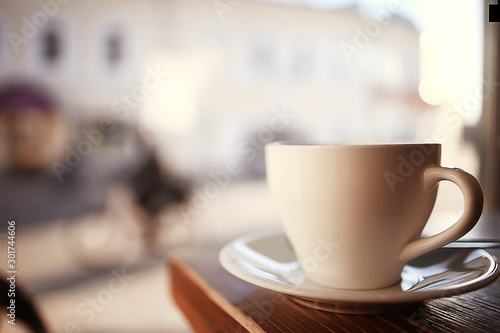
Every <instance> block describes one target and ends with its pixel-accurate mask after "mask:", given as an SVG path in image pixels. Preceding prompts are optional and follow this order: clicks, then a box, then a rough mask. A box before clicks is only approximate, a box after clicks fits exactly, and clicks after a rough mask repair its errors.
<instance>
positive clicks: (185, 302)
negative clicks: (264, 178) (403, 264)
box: [169, 244, 500, 333]
mask: <svg viewBox="0 0 500 333" xmlns="http://www.w3.org/2000/svg"><path fill="white" fill-rule="evenodd" d="M222 245H223V244H206V245H197V246H192V247H188V248H183V249H179V250H176V251H174V252H172V253H171V255H170V258H169V264H170V268H171V274H172V280H171V281H172V282H171V289H172V294H173V296H174V299H175V301H176V303H177V305H178V307H179V308H180V309H181V310H182V311H183V313H184V315H185V316H186V318H187V319H188V320H189V322H190V323H191V325H192V327H193V329H194V330H195V331H197V332H492V333H493V332H500V279H498V280H496V281H495V282H494V283H492V284H490V285H488V286H487V287H484V288H482V289H479V290H477V291H474V292H470V293H466V294H462V295H459V296H453V297H446V298H441V299H435V300H429V301H426V302H424V303H421V304H415V305H412V306H411V307H409V308H402V309H401V310H400V311H396V312H392V313H389V314H383V315H348V314H337V313H331V312H324V311H319V310H313V309H310V308H306V307H303V306H301V305H298V304H296V303H294V302H293V301H291V300H290V299H289V298H288V297H287V296H285V295H283V294H281V293H276V292H273V291H269V290H266V289H262V288H259V287H257V286H254V285H252V284H249V283H247V282H244V281H242V280H240V279H238V278H236V277H234V276H232V275H231V274H229V273H228V272H226V271H225V270H224V269H223V268H222V266H221V265H220V264H219V261H218V253H219V250H220V248H221V247H222ZM489 251H490V252H491V253H493V254H494V255H496V256H497V257H499V256H500V250H499V249H490V250H489Z"/></svg>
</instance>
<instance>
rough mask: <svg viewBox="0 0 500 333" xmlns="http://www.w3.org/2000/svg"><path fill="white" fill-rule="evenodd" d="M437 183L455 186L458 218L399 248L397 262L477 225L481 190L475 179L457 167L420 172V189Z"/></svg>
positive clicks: (431, 188)
mask: <svg viewBox="0 0 500 333" xmlns="http://www.w3.org/2000/svg"><path fill="white" fill-rule="evenodd" d="M441 180H449V181H451V182H453V183H455V184H456V185H457V186H458V187H459V188H460V190H461V191H462V193H463V195H464V202H465V207H464V213H463V214H462V217H461V218H460V219H459V220H458V221H457V222H456V223H455V224H453V225H452V226H451V227H449V228H448V229H446V230H445V231H443V232H441V233H439V234H437V235H434V236H430V237H426V238H420V239H417V240H414V241H412V242H410V243H408V244H406V245H405V246H404V247H403V250H402V251H401V254H400V256H399V259H400V260H401V261H405V262H406V261H408V260H411V259H414V258H416V257H418V256H421V255H422V254H424V253H427V252H430V251H432V250H435V249H438V248H440V247H442V246H443V245H446V244H448V243H451V242H453V241H455V240H457V239H459V238H460V237H462V236H463V235H465V234H466V233H468V232H469V231H470V230H471V229H472V228H473V227H474V226H475V225H476V223H477V221H478V220H479V217H480V216H481V212H482V210H483V202H484V198H483V191H482V189H481V185H480V184H479V182H478V181H477V179H476V178H475V177H474V176H472V175H471V174H470V173H468V172H465V171H464V170H462V169H458V168H445V167H441V166H433V167H428V168H427V169H426V170H425V171H424V179H423V181H424V187H425V189H426V190H427V191H431V190H433V189H434V188H435V187H436V186H437V184H438V182H440V181H441Z"/></svg>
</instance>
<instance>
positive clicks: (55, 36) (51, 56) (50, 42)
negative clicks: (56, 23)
mask: <svg viewBox="0 0 500 333" xmlns="http://www.w3.org/2000/svg"><path fill="white" fill-rule="evenodd" d="M60 57H61V37H60V35H59V33H58V31H57V30H56V28H49V29H47V31H45V33H44V35H43V59H44V61H45V62H46V63H47V64H48V65H53V64H54V63H56V62H57V61H58V60H59V58H60Z"/></svg>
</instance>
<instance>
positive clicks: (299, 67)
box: [291, 41, 314, 80]
mask: <svg viewBox="0 0 500 333" xmlns="http://www.w3.org/2000/svg"><path fill="white" fill-rule="evenodd" d="M291 65H292V66H291V70H292V75H293V77H294V78H296V79H298V80H307V79H311V78H312V76H313V74H314V47H313V45H311V43H307V42H304V41H302V42H300V43H298V44H296V45H295V49H294V50H293V55H292V64H291Z"/></svg>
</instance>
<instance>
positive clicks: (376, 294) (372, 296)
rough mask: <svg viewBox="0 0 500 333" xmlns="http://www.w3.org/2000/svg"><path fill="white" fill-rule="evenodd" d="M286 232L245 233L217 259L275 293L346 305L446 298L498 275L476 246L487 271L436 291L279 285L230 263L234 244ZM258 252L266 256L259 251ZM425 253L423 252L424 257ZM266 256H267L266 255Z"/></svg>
mask: <svg viewBox="0 0 500 333" xmlns="http://www.w3.org/2000/svg"><path fill="white" fill-rule="evenodd" d="M281 235H284V236H285V237H286V235H285V233H284V231H283V230H282V229H280V228H276V227H274V228H266V229H261V230H257V231H253V232H250V233H247V234H244V235H242V236H240V237H238V238H236V239H234V240H232V241H230V242H229V243H227V244H226V245H224V247H223V248H222V249H221V250H220V252H219V262H220V263H221V265H222V267H223V268H224V269H225V270H226V271H228V272H229V273H231V274H232V275H234V276H236V277H237V278H239V279H241V280H243V281H246V282H248V283H251V284H253V285H256V286H258V287H261V288H265V289H268V290H271V291H275V292H281V293H284V294H287V295H290V296H295V297H302V298H308V299H316V300H320V301H324V302H336V303H348V304H361V303H363V304H366V303H373V304H382V303H387V304H389V303H418V302H423V301H425V300H429V299H436V298H442V297H449V296H454V295H460V294H464V293H467V292H470V291H474V290H477V289H480V288H482V287H485V286H487V285H488V284H490V283H492V282H493V281H495V280H496V279H497V278H498V277H499V276H500V263H499V261H498V259H497V258H496V257H495V256H494V255H493V254H492V253H490V252H488V251H487V250H485V249H482V248H477V249H474V250H477V251H480V252H482V256H483V257H484V258H486V259H487V260H488V262H489V267H488V269H487V271H486V272H484V273H483V274H481V275H480V276H478V277H476V278H474V279H473V280H472V281H468V282H467V284H466V285H463V283H461V284H462V286H461V284H460V283H459V284H457V286H456V287H446V288H442V289H435V290H430V291H429V290H424V291H422V290H417V291H405V290H401V289H396V288H395V286H398V284H396V285H393V286H389V287H387V288H382V289H372V290H349V289H335V288H330V287H324V286H321V285H318V284H315V283H313V282H311V281H308V283H309V284H310V285H312V286H313V287H314V288H311V287H310V286H309V287H306V288H304V287H301V286H294V285H290V284H280V283H277V282H274V281H271V280H268V279H265V278H261V277H257V276H255V275H251V274H249V273H245V272H244V271H242V270H241V269H240V268H238V267H235V266H234V265H233V264H232V263H231V257H230V256H231V253H232V252H234V251H236V252H237V253H240V255H242V254H241V252H238V250H237V248H238V246H237V244H238V243H244V244H248V243H249V242H251V241H255V240H259V239H262V238H264V237H272V236H281ZM449 250H450V251H453V250H454V252H456V251H461V250H464V249H449ZM259 254H261V255H265V254H262V253H259ZM425 255H427V254H424V255H423V256H425ZM268 258H269V257H268Z"/></svg>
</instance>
